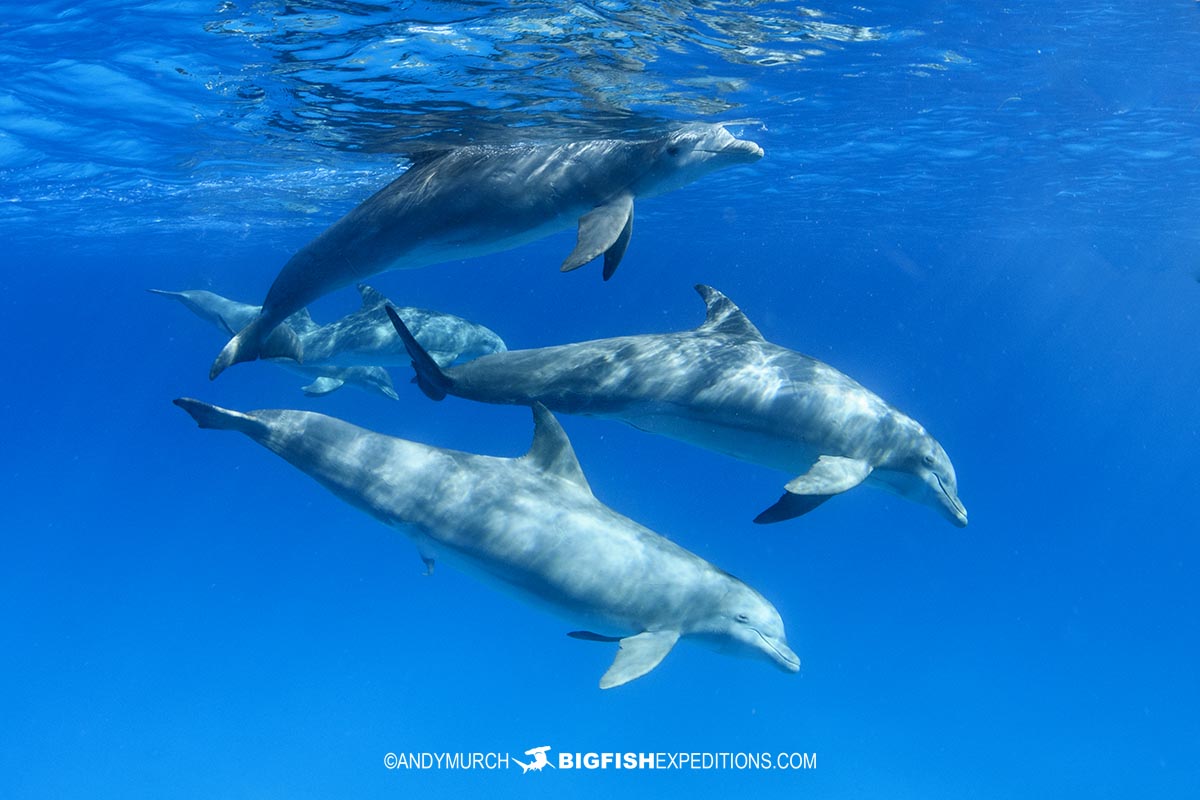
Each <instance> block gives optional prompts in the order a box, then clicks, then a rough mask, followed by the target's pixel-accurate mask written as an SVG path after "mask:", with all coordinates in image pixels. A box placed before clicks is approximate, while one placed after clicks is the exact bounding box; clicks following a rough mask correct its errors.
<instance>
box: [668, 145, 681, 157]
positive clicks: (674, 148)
mask: <svg viewBox="0 0 1200 800" xmlns="http://www.w3.org/2000/svg"><path fill="white" fill-rule="evenodd" d="M667 155H669V156H677V155H679V145H677V144H673V145H671V146H670V147H668V148H667Z"/></svg>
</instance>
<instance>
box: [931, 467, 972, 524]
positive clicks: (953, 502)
mask: <svg viewBox="0 0 1200 800" xmlns="http://www.w3.org/2000/svg"><path fill="white" fill-rule="evenodd" d="M934 478H936V479H937V485H938V488H939V489H941V492H942V497H941V500H942V509H943V511H944V512H945V514H946V519H948V520H950V521H951V522H953V523H954V524H955V525H957V526H958V527H960V528H965V527H967V507H966V506H964V505H963V504H962V501H961V500H959V499H958V495H956V494H954V493H953V492H951V491H948V490H947V489H946V487H945V485H944V484H943V483H942V479H941V478H938V477H937V475H934Z"/></svg>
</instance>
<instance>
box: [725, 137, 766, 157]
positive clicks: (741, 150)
mask: <svg viewBox="0 0 1200 800" xmlns="http://www.w3.org/2000/svg"><path fill="white" fill-rule="evenodd" d="M725 152H726V153H727V154H728V155H731V156H735V157H736V158H737V159H738V160H739V161H746V162H751V161H758V160H759V159H760V158H762V157H763V155H764V154H763V149H762V148H761V147H759V146H758V145H757V144H755V143H754V142H752V141H750V140H749V139H735V140H733V141H732V142H730V143H729V144H728V145H727V146H726V147H725Z"/></svg>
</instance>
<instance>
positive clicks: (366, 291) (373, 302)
mask: <svg viewBox="0 0 1200 800" xmlns="http://www.w3.org/2000/svg"><path fill="white" fill-rule="evenodd" d="M358 293H359V295H361V296H362V307H363V309H368V308H375V307H376V306H381V305H383V304H384V303H387V302H388V299H387V298H386V297H384V296H383V294H382V293H381V292H379V291H377V290H375V289H372V288H371V287H370V286H367V285H366V284H365V283H360V284H359V285H358Z"/></svg>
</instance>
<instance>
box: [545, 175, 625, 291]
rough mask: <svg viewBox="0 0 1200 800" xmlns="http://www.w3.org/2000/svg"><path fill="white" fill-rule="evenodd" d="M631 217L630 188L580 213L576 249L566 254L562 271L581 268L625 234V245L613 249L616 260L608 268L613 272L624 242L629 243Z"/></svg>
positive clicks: (623, 252) (622, 250)
mask: <svg viewBox="0 0 1200 800" xmlns="http://www.w3.org/2000/svg"><path fill="white" fill-rule="evenodd" d="M632 218H633V194H632V193H630V192H624V193H622V194H619V195H617V196H616V197H614V198H613V199H612V200H609V201H608V202H607V203H605V204H604V205H601V206H596V207H595V208H593V209H592V210H591V211H589V212H587V213H586V214H584V215H583V216H582V217H580V218H579V234H578V238H576V240H575V249H574V250H572V251H571V255H569V256H567V259H566V261H563V264H562V268H561V269H562V271H563V272H570V271H571V270H573V269H579V268H580V267H582V266H583V265H584V264H586V263H588V262H589V261H591V260H592V259H593V258H596V257H597V256H599V255H600V254H601V253H606V252H608V250H609V249H610V248H612V247H614V246H616V245H618V244H619V243H620V240H621V238H622V236H625V242H624V245H621V246H620V248H619V250H617V251H614V256H615V261H614V263H613V264H612V268H611V269H610V270H608V274H609V275H610V276H611V275H612V270H615V269H616V268H617V263H616V262H620V260H621V256H622V255H624V254H625V245H628V244H629V237H628V233H627V229H628V231H629V232H632V230H633V225H632ZM606 262H607V259H606Z"/></svg>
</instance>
